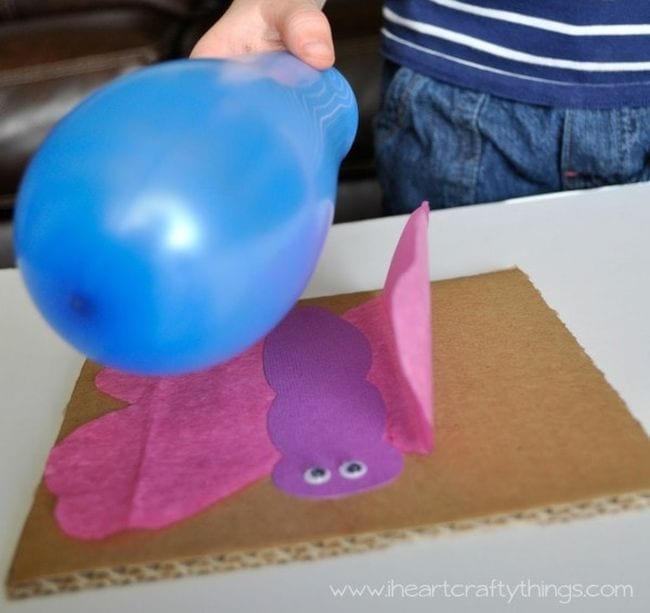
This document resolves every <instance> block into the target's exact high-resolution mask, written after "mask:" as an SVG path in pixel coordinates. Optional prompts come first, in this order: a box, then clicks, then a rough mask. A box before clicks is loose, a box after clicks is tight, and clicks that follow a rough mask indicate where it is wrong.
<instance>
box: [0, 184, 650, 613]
mask: <svg viewBox="0 0 650 613" xmlns="http://www.w3.org/2000/svg"><path fill="white" fill-rule="evenodd" d="M403 223H404V218H391V219H379V220H373V221H367V222H359V223H351V224H345V225H340V226H337V227H335V228H334V229H333V230H332V231H331V233H330V236H329V239H328V242H327V246H326V249H325V252H324V255H323V257H322V259H321V262H320V265H319V268H318V270H317V272H316V274H315V276H314V278H313V281H312V283H311V285H310V287H309V289H308V292H307V294H308V295H310V296H315V295H325V294H331V293H339V292H351V291H357V290H362V289H371V288H376V287H380V286H381V285H382V283H383V279H384V275H385V273H386V269H387V266H388V262H389V259H390V256H391V253H392V250H393V247H394V245H395V244H396V241H397V238H398V236H399V233H400V231H401V228H402V226H403ZM430 233H431V234H430V236H431V273H432V279H442V278H447V277H455V276H462V275H468V274H475V273H480V272H487V271H490V270H495V269H500V268H506V267H511V266H519V267H520V268H522V269H523V270H524V271H525V272H527V273H528V274H529V275H530V277H531V279H532V281H533V282H534V283H535V284H536V285H537V287H538V288H539V289H540V290H541V292H542V293H543V295H544V297H545V299H546V301H547V302H548V303H549V304H550V305H551V307H553V308H554V309H556V310H557V312H558V313H559V315H560V316H561V318H562V319H563V320H564V322H565V323H566V324H567V325H568V327H569V328H570V329H571V330H572V331H573V333H574V334H575V336H576V337H577V339H578V341H579V342H580V343H581V344H582V345H583V347H585V349H586V350H587V352H588V353H589V354H590V355H591V356H592V358H593V359H594V360H595V362H596V364H597V365H598V366H599V367H600V368H601V369H602V370H603V371H604V373H605V374H606V376H607V378H608V380H609V381H610V383H611V384H612V385H613V386H614V387H615V388H616V389H617V390H618V391H619V393H620V394H621V396H622V397H623V398H624V400H625V401H626V402H627V403H628V406H629V408H630V410H631V411H632V413H633V414H634V415H635V416H636V417H637V419H639V421H640V422H641V423H642V424H643V426H644V427H645V429H646V431H647V432H650V184H641V185H636V186H629V187H625V188H606V189H601V190H595V191H589V192H574V193H571V194H564V195H560V196H552V197H548V196H547V197H537V198H530V199H524V200H519V201H512V202H507V203H504V204H498V205H482V206H475V207H466V208H462V209H455V210H448V211H440V212H435V213H433V214H432V215H431V222H430ZM81 363H82V357H81V356H80V355H78V354H77V353H75V352H74V351H73V350H72V349H70V348H69V347H67V346H66V345H64V344H63V343H62V342H61V341H60V340H58V338H57V337H55V336H54V334H53V333H52V332H50V330H49V329H48V328H47V327H46V326H45V325H44V324H43V323H42V322H41V320H40V319H39V317H38V315H37V314H36V312H35V310H34V308H33V307H32V306H31V304H30V302H29V300H28V298H27V296H26V294H25V292H24V290H23V287H22V284H21V281H20V279H19V277H18V273H17V272H16V271H14V270H8V271H0V407H1V409H0V575H2V577H3V579H4V577H5V575H6V572H7V569H8V566H9V563H10V560H11V556H12V552H13V549H14V546H15V544H16V541H17V539H18V535H19V531H20V528H21V526H22V522H23V520H24V518H25V515H26V513H27V511H28V509H29V507H30V503H31V496H32V492H33V490H34V487H35V485H36V483H37V482H38V480H39V477H40V475H41V472H42V469H43V465H44V462H45V458H46V455H47V452H48V450H49V449H50V447H51V445H52V442H53V440H54V438H55V435H56V433H57V430H58V427H59V423H60V420H61V417H62V412H63V408H64V406H65V404H66V401H67V399H68V396H69V394H70V392H71V390H72V386H73V384H74V382H75V379H76V376H77V373H78V370H79V368H80V366H81ZM649 578H650V513H648V512H645V511H636V512H628V513H623V514H619V515H614V516H608V517H600V518H597V519H588V520H582V521H574V522H571V523H566V524H556V525H551V526H539V525H514V526H508V527H506V528H500V529H493V530H489V531H477V532H472V533H466V534H454V535H450V536H441V537H437V538H424V539H421V540H418V541H416V542H412V543H405V544H400V545H396V546H394V547H392V548H390V549H388V550H386V551H380V552H374V553H370V554H362V555H353V556H347V557H339V558H334V559H330V560H323V561H319V562H310V563H293V564H289V565H285V566H271V567H266V568H262V569H257V570H246V571H239V572H235V573H228V574H220V575H219V574H217V575H210V576H205V577H196V578H187V579H182V580H178V581H167V582H159V583H155V584H145V585H136V586H131V587H116V588H110V589H105V590H96V591H89V592H83V593H78V594H71V595H60V596H52V597H46V598H41V599H31V600H28V601H23V602H18V603H8V602H6V601H5V600H0V610H5V609H6V610H9V611H16V612H24V613H27V612H28V611H51V612H53V613H54V612H65V613H73V612H76V611H79V612H81V611H83V612H91V611H92V612H93V613H96V612H111V613H112V612H115V611H128V612H131V611H137V610H143V611H145V610H146V611H156V612H159V613H163V612H171V611H183V612H189V611H191V612H198V611H206V612H207V611H210V612H217V611H229V610H241V611H249V610H263V611H267V610H270V611H288V610H296V611H300V610H302V611H329V610H336V611H348V610H355V611H357V610H367V611H385V610H400V611H401V610H404V611H410V610H426V611H433V610H436V611H442V610H444V611H447V610H449V611H466V610H468V609H469V608H470V607H471V608H472V609H476V608H480V609H481V610H493V611H499V610H503V609H506V608H508V609H509V610H511V611H515V610H516V611H524V610H525V611H548V610H551V609H554V608H556V607H557V608H559V609H562V610H579V611H583V610H589V611H614V610H615V611H632V610H634V611H649V610H650V586H649V585H648V583H649V582H648V579H649ZM391 580H392V581H393V582H395V584H403V585H407V584H416V585H418V586H420V585H424V584H430V585H431V584H434V585H437V584H443V583H444V582H445V581H448V582H449V585H451V584H456V583H461V584H489V583H490V581H492V580H495V581H502V582H503V583H504V584H506V583H508V584H510V586H511V587H512V588H513V589H514V586H515V585H516V584H518V583H519V582H520V581H522V580H523V581H526V582H527V581H530V582H533V583H538V584H541V583H544V584H546V585H547V586H548V585H549V584H558V586H559V588H558V589H560V592H561V593H562V594H565V590H566V589H567V588H565V587H563V586H564V585H566V584H572V583H585V584H591V583H594V584H630V585H632V587H633V590H634V596H633V597H632V598H625V599H623V598H620V599H611V598H609V599H608V598H603V597H600V598H590V599H582V600H573V602H572V604H571V605H570V607H569V608H568V609H567V608H566V607H564V606H561V605H560V604H558V599H556V598H554V597H548V598H538V597H535V596H531V597H529V598H522V597H519V596H517V597H515V601H514V603H513V605H511V606H509V607H508V606H507V604H506V602H507V599H503V598H500V597H494V598H480V599H478V598H469V599H468V598H464V597H462V596H459V597H453V596H452V597H444V594H443V593H442V592H443V590H444V588H439V589H438V591H437V593H438V596H437V597H436V598H434V599H431V598H424V597H422V598H402V597H399V596H396V597H393V598H390V597H386V596H384V597H374V598H373V597H370V596H367V595H366V596H364V597H359V598H354V597H350V596H348V597H345V598H335V597H334V596H332V594H331V592H330V587H329V586H330V585H335V586H340V587H342V586H343V585H345V584H347V583H350V584H353V585H355V586H357V587H361V586H362V585H364V584H371V585H373V586H376V587H380V586H381V585H382V584H386V583H387V582H389V581H391ZM467 589H468V591H471V590H472V589H473V588H471V587H470V588H467ZM504 589H505V588H504ZM534 589H535V588H534ZM549 589H550V590H551V593H553V590H554V589H555V588H554V587H551V588H549ZM393 590H394V593H395V594H398V595H399V594H400V590H401V588H400V587H399V585H397V587H394V588H393ZM448 590H450V588H448ZM459 591H460V588H455V593H456V594H458V593H459ZM3 598H4V597H3ZM563 599H565V598H563Z"/></svg>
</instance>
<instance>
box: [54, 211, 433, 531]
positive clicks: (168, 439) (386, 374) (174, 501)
mask: <svg viewBox="0 0 650 613" xmlns="http://www.w3.org/2000/svg"><path fill="white" fill-rule="evenodd" d="M427 223H428V206H427V205H426V203H425V204H423V205H422V206H421V207H420V208H419V209H417V210H416V211H415V212H414V213H413V214H412V215H411V217H410V218H409V220H408V222H407V224H406V226H405V228H404V231H403V233H402V236H401V238H400V241H399V243H398V246H397V249H396V251H395V254H394V255H393V259H392V262H391V265H390V268H389V272H388V276H387V279H386V283H385V287H384V289H383V290H382V292H381V293H379V294H378V295H376V296H375V297H373V298H371V299H369V300H367V301H366V302H364V303H362V304H360V305H359V306H356V307H354V308H352V309H350V310H348V311H347V312H345V313H344V314H343V315H341V316H339V315H336V314H334V313H332V312H331V311H328V310H327V309H324V308H322V307H316V306H299V307H296V308H294V309H293V310H292V311H291V312H290V313H289V314H288V315H287V317H285V319H284V320H283V321H282V322H281V323H280V324H279V325H278V326H277V327H276V328H275V329H274V330H273V331H272V332H271V333H270V334H269V335H268V336H267V337H266V338H265V339H264V340H262V341H260V342H259V343H257V344H256V345H254V346H253V347H252V348H250V349H249V350H247V351H246V352H244V353H243V354H241V355H239V356H237V357H235V358H234V359H232V360H230V361H228V362H226V363H224V364H221V365H218V366H215V367H213V368H210V369H207V370H203V371H200V372H196V373H191V374H187V375H182V376H172V377H142V376H136V375H131V374H126V373H123V372H119V371H117V370H114V369H111V368H104V369H102V370H101V371H100V372H99V373H98V375H97V376H96V379H95V385H96V387H97V388H98V389H99V390H100V391H102V392H104V393H106V394H109V395H110V396H112V397H114V398H116V399H119V400H122V401H125V402H127V403H128V406H126V407H125V408H123V409H119V410H116V411H113V412H111V413H108V414H106V415H104V416H102V417H100V418H97V419H95V420H93V421H90V422H88V423H86V424H85V425H82V426H81V427H79V428H78V429H76V430H75V431H74V432H72V433H71V434H70V435H68V436H67V437H66V438H65V439H63V440H62V441H61V442H60V443H58V444H57V445H56V446H55V447H54V448H53V449H52V451H51V452H50V455H49V458H48V461H47V466H46V470H45V484H46V486H47V488H48V489H49V490H50V491H51V492H52V493H53V494H54V495H55V496H56V497H57V503H56V509H55V516H56V519H57V522H58V524H59V526H60V527H61V528H62V530H63V531H64V532H65V533H66V534H68V535H70V536H73V537H76V538H81V539H101V538H105V537H107V536H109V535H112V534H115V533H118V532H122V531H125V530H131V529H143V528H145V529H155V528H161V527H163V526H167V525H169V524H171V523H173V522H177V521H179V520H182V519H183V518H186V517H188V516H190V515H193V514H195V513H197V512H199V511H201V510H202V509H205V508H206V507H208V506H211V505H213V504H215V503H217V502H219V501H220V500H223V499H224V498H227V497H228V496H231V495H233V494H235V493H236V492H237V491H238V490H240V489H242V488H244V487H245V486H247V485H249V484H251V483H253V482H255V481H257V480H259V479H261V478H263V477H266V476H268V475H271V477H272V480H273V483H274V485H275V486H276V487H277V488H279V489H280V490H282V491H283V492H285V493H287V494H289V495H293V496H300V497H308V498H314V499H318V498H325V497H336V496H347V495H351V494H356V493H359V492H363V491H366V490H368V489H372V488H376V487H379V486H382V485H384V484H387V483H389V482H390V481H392V480H393V479H395V478H396V477H397V476H398V475H399V474H400V471H401V469H402V465H403V456H404V454H407V453H421V454H425V453H428V452H429V451H430V450H431V448H432V445H433V406H432V351H431V310H430V289H429V274H428V242H427Z"/></svg>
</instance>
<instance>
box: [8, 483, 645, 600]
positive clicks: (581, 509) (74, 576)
mask: <svg viewBox="0 0 650 613" xmlns="http://www.w3.org/2000/svg"><path fill="white" fill-rule="evenodd" d="M647 508H650V490H649V491H643V492H632V493H626V494H620V495H616V496H606V497H604V498H595V499H592V500H584V501H580V502H573V503H568V504H566V503H565V504H555V505H548V506H544V507H537V508H532V509H526V510H521V511H517V512H514V513H505V514H498V515H490V516H486V517H479V518H475V519H466V520H462V521H450V522H443V523H438V524H432V525H429V526H417V527H412V528H403V529H400V530H391V531H386V532H377V533H366V534H355V535H349V536H341V537H336V538H331V539H324V540H319V541H314V542H306V543H297V544H293V545H287V546H282V547H274V548H270V549H259V550H255V551H244V552H233V553H226V554H219V555H214V556H200V557H194V558H189V559H185V560H161V561H159V562H155V563H152V564H133V565H120V566H114V567H109V568H103V569H94V570H89V571H83V572H76V573H69V574H64V575H57V576H51V577H42V578H40V579H38V580H36V581H29V582H25V583H17V584H14V585H8V586H6V589H7V596H8V598H10V599H22V598H29V597H33V596H46V595H50V594H58V593H63V592H75V591H79V590H84V589H91V588H100V587H109V586H116V585H129V584H132V583H139V582H149V581H159V580H161V579H176V578H180V577H188V576H195V575H206V574H209V573H215V572H225V571H231V570H242V569H246V568H256V567H260V566H265V565H268V564H286V563H288V562H297V561H301V562H302V561H307V560H319V559H322V558H329V557H334V556H338V555H342V554H349V553H362V552H365V551H373V550H378V549H384V548H386V547H389V546H390V545H393V544H395V543H398V542H404V541H408V540H412V539H415V538H419V537H423V536H439V535H442V534H448V533H453V532H460V531H465V530H472V529H479V528H489V527H494V526H502V525H505V524H512V523H517V522H519V523H521V522H536V523H540V524H548V523H555V522H564V521H569V520H574V519H583V518H587V517H594V516H597V515H606V514H611V513H618V512H621V511H630V510H640V509H647Z"/></svg>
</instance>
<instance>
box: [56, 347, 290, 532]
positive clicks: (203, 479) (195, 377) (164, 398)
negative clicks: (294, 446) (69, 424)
mask: <svg viewBox="0 0 650 613" xmlns="http://www.w3.org/2000/svg"><path fill="white" fill-rule="evenodd" d="M96 384H97V386H98V388H99V389H101V390H102V391H105V392H107V393H109V394H110V395H112V396H115V397H116V398H120V399H122V400H127V401H130V402H133V404H131V405H130V406H129V407H127V408H125V409H121V410H117V411H114V412H112V413H109V414H107V415H105V416H103V417H101V418H98V419H95V420H93V421H91V422H89V423H87V424H85V425H84V426H81V427H80V428H78V429H77V430H75V431H74V432H73V433H72V434H70V435H69V436H68V437H66V438H65V439H64V440H63V441H61V442H60V443H59V444H58V445H57V446H56V447H54V449H53V450H52V451H51V453H50V457H49V459H48V463H47V468H46V472H45V483H46V485H47V487H48V489H49V490H50V491H51V492H53V493H54V494H55V495H56V496H57V497H58V501H57V506H56V511H55V515H56V518H57V521H58V523H59V525H60V526H61V528H62V529H63V530H64V532H66V533H67V534H69V535H70V536H75V537H78V538H84V539H100V538H104V537H106V536H108V535H110V534H114V533H116V532H121V531H124V530H128V529H134V528H160V527H162V526H166V525H168V524H170V523H172V522H174V521H178V520H180V519H183V518H185V517H188V516H190V515H193V514H194V513H196V512H198V511H200V510H201V509H203V508H205V507H207V506H209V505H211V504H213V503H215V502H217V501H218V500H221V499H223V498H225V497H227V496H230V495H231V494H232V493H234V492H236V491H237V490H239V489H241V488H243V487H245V486H246V485H248V484H249V483H251V482H253V481H256V480H257V479H260V478H261V477H264V476H266V475H268V474H269V473H270V472H271V469H272V467H273V465H274V464H275V463H276V461H277V459H278V457H279V456H278V452H277V451H276V450H275V448H274V447H273V445H272V444H271V443H270V442H269V440H268V436H267V434H266V414H267V409H268V406H269V404H270V403H271V401H272V399H273V395H274V394H273V391H272V390H271V388H270V387H269V385H268V384H267V382H266V379H265V377H264V372H263V368H262V343H258V344H257V345H255V346H254V347H253V348H251V349H250V350H248V351H247V352H245V353H244V354H242V355H240V356H239V357H237V358H235V359H233V360H231V361H229V362H227V363H226V364H222V365H220V366H216V367H214V368H211V369H209V370H205V371H201V372H198V373H194V374H190V375H183V376H179V377H161V378H152V377H134V376H132V375H124V374H123V373H120V372H118V371H115V370H112V369H104V370H102V371H101V372H100V373H99V375H98V376H97V379H96Z"/></svg>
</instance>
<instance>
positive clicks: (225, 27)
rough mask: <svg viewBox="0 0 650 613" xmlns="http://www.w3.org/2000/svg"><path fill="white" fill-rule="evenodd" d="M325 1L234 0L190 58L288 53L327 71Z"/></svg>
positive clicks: (330, 55) (330, 59)
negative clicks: (272, 52) (270, 52)
mask: <svg viewBox="0 0 650 613" xmlns="http://www.w3.org/2000/svg"><path fill="white" fill-rule="evenodd" d="M324 4H325V0H234V2H233V3H232V4H231V6H230V8H229V9H228V10H227V11H226V13H225V14H224V15H223V17H222V18H221V19H219V21H217V23H215V24H214V25H213V26H212V27H211V28H210V29H209V30H208V31H207V32H206V33H205V34H204V35H203V37H202V38H201V39H200V40H199V42H198V43H197V44H196V46H195V47H194V49H193V51H192V54H191V57H231V56H234V55H243V54H247V53H259V52H262V51H278V50H288V51H290V52H291V53H293V54H294V55H295V56H297V57H298V58H300V59H301V60H302V61H303V62H305V63H307V64H310V65H311V66H313V67H314V68H318V69H319V70H324V69H325V68H329V67H330V66H331V65H332V64H333V63H334V45H333V43H332V32H331V30H330V26H329V23H328V21H327V18H326V17H325V15H324V14H323V12H322V11H321V8H322V6H323V5H324Z"/></svg>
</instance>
